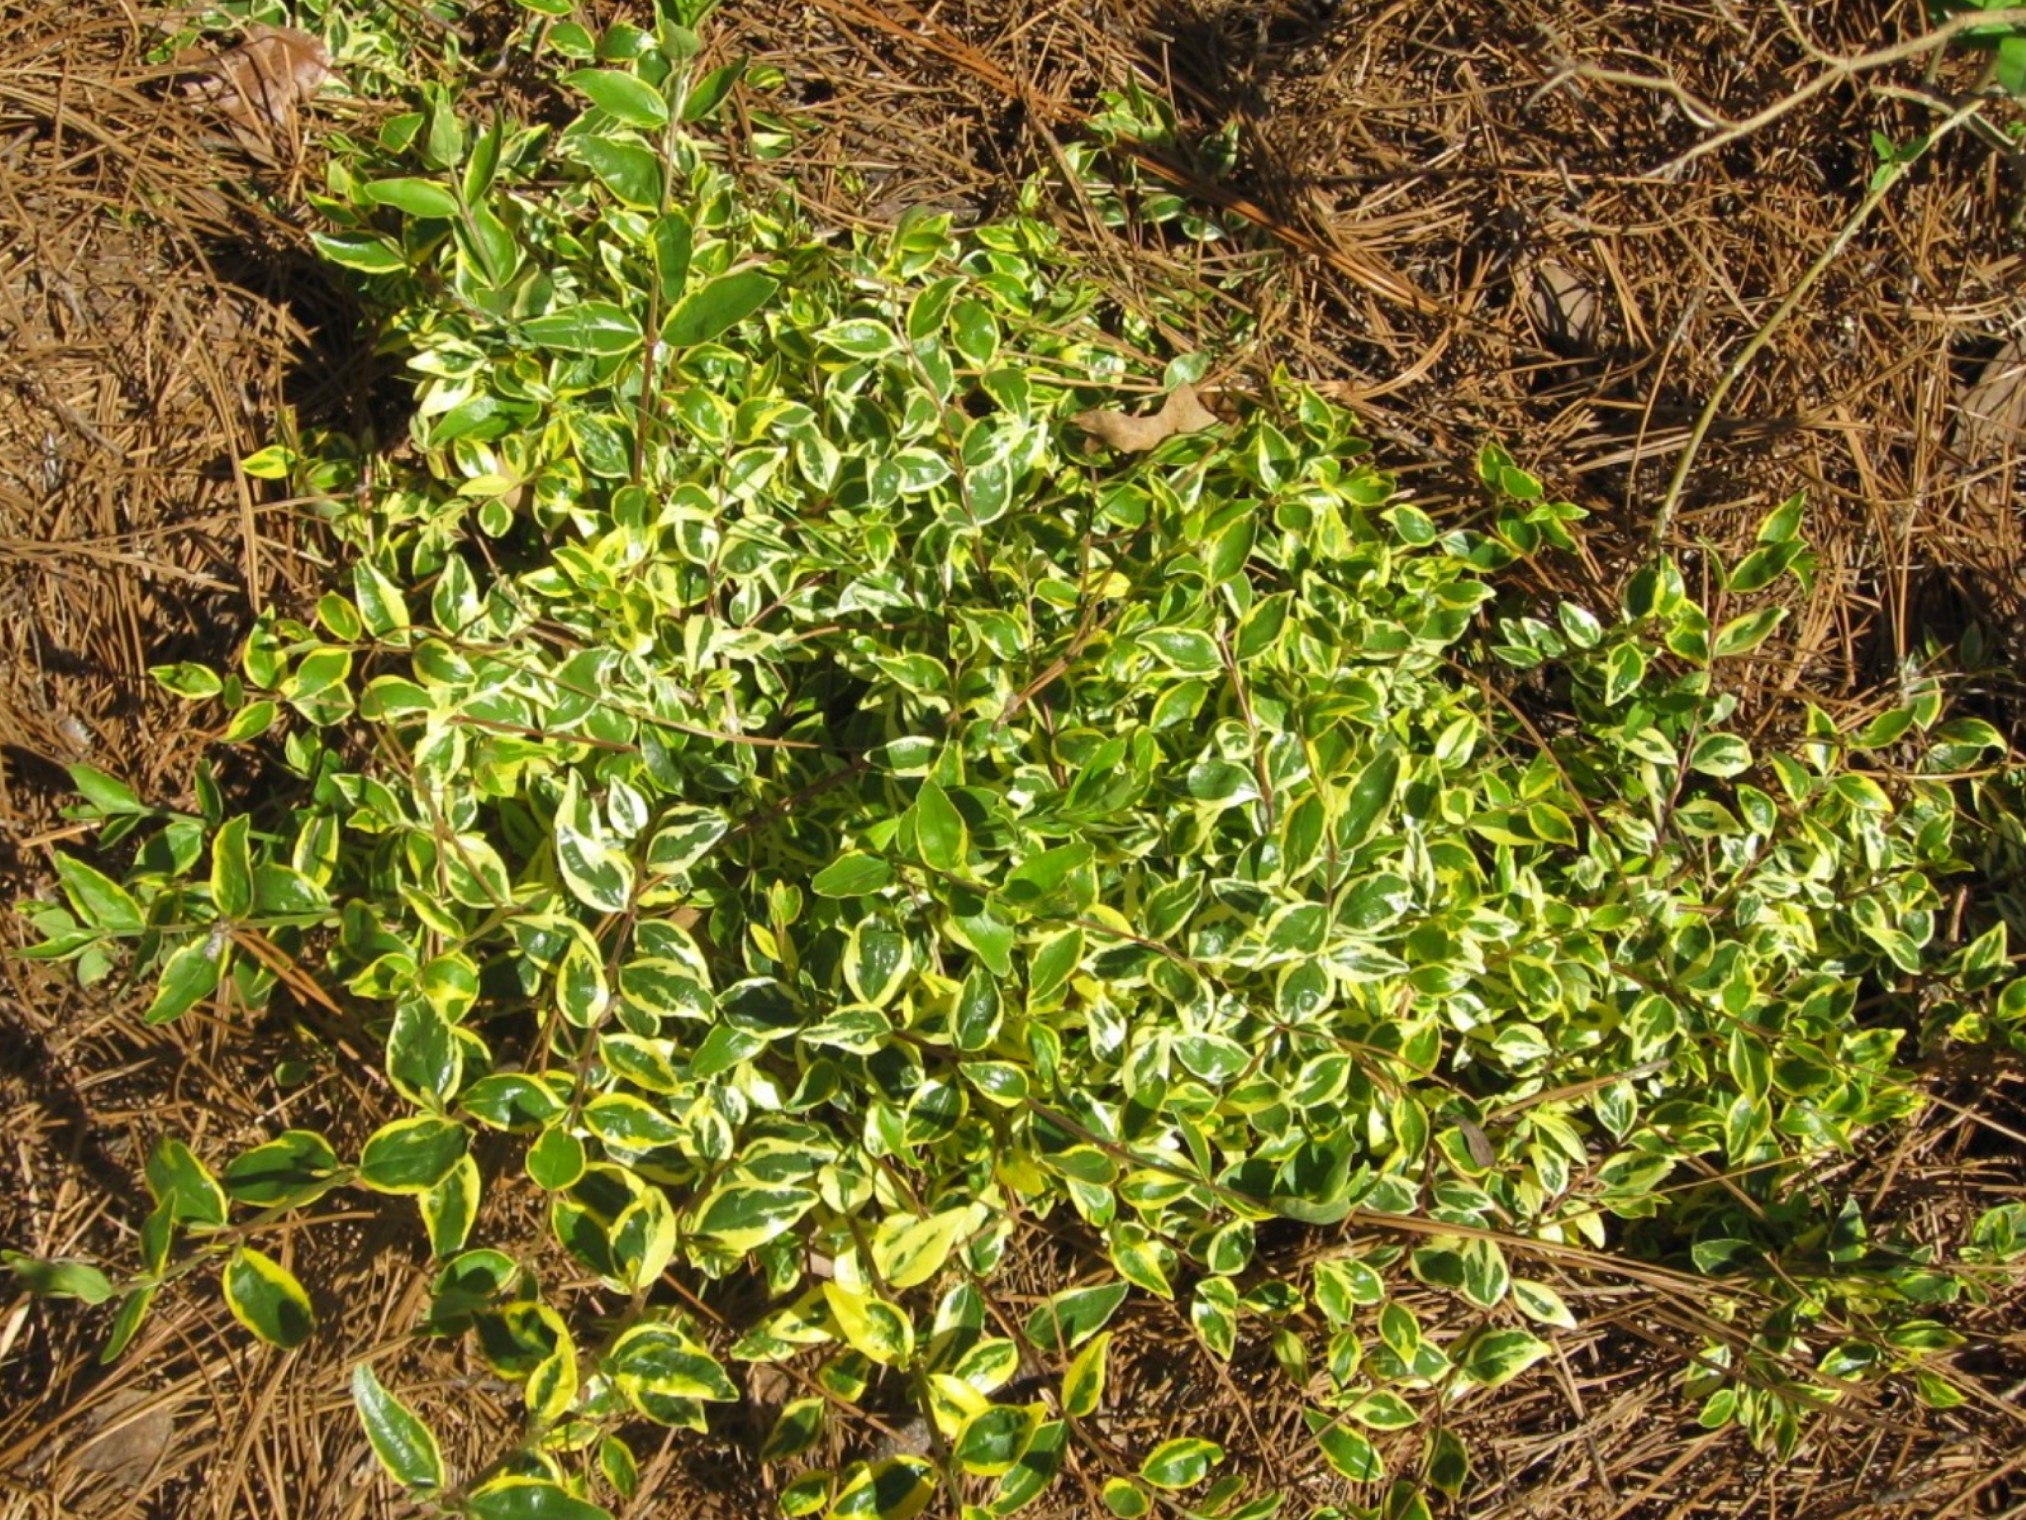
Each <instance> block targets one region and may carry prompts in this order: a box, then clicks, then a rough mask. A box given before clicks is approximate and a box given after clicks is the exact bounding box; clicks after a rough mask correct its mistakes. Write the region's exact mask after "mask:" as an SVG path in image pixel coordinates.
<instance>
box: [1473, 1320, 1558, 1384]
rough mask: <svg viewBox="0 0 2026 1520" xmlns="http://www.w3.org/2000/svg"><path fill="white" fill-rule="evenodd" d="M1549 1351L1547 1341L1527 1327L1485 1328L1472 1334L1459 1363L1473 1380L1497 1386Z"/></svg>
mask: <svg viewBox="0 0 2026 1520" xmlns="http://www.w3.org/2000/svg"><path fill="white" fill-rule="evenodd" d="M1547 1354H1548V1348H1547V1345H1546V1344H1545V1343H1544V1342H1542V1341H1541V1340H1539V1339H1537V1338H1536V1337H1534V1336H1532V1335H1529V1334H1528V1333H1527V1332H1526V1331H1524V1330H1483V1331H1480V1332H1479V1333H1478V1334H1476V1335H1474V1336H1472V1337H1471V1339H1470V1341H1469V1343H1468V1344H1467V1345H1466V1346H1465V1348H1464V1352H1463V1355H1462V1357H1461V1358H1460V1359H1459V1360H1458V1363H1457V1365H1458V1366H1459V1367H1460V1368H1461V1369H1462V1371H1463V1374H1464V1376H1466V1377H1468V1378H1470V1379H1471V1381H1473V1382H1475V1383H1479V1384H1481V1385H1482V1386H1484V1387H1486V1388H1497V1387H1499V1386H1501V1385H1502V1384H1505V1383H1509V1382H1511V1381H1512V1380H1513V1379H1514V1378H1516V1377H1518V1376H1519V1375H1520V1374H1521V1373H1522V1372H1524V1371H1526V1370H1527V1368H1529V1367H1531V1366H1533V1364H1534V1363H1535V1362H1537V1361H1539V1360H1540V1359H1541V1358H1542V1357H1544V1356H1546V1355H1547Z"/></svg>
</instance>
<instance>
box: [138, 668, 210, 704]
mask: <svg viewBox="0 0 2026 1520" xmlns="http://www.w3.org/2000/svg"><path fill="white" fill-rule="evenodd" d="M148 674H149V675H151V676H153V677H154V678H155V684H156V685H157V686H159V687H161V688H162V689H163V690H164V691H167V692H171V693H173V694H174V695H176V696H179V697H183V698H186V699H187V700H189V701H192V702H204V701H208V700H210V699H211V698H212V697H215V696H217V695H218V694H219V693H220V692H222V691H224V690H225V682H224V681H223V680H221V679H220V678H219V675H218V672H217V671H215V670H213V669H212V668H211V667H210V666H209V665H193V664H190V663H188V662H187V661H185V662H182V663H179V664H175V665H151V666H149V667H148Z"/></svg>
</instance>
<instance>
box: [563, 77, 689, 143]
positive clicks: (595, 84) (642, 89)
mask: <svg viewBox="0 0 2026 1520" xmlns="http://www.w3.org/2000/svg"><path fill="white" fill-rule="evenodd" d="M563 83H564V84H566V85H569V86H570V87H571V88H572V89H575V90H580V91H582V92H583V93H584V94H586V95H588V96H590V97H591V103H592V104H593V105H595V106H597V107H598V109H599V110H601V111H603V112H604V113H605V114H606V115H608V116H610V117H612V118H614V119H615V120H618V121H623V122H625V123H626V125H627V126H629V127H646V128H650V129H658V128H661V127H665V126H667V125H668V106H667V104H666V103H665V102H664V101H663V100H662V98H661V96H660V94H659V93H658V92H657V91H656V90H655V88H654V87H653V86H652V85H650V84H648V83H646V82H645V81H644V80H641V79H636V78H635V77H634V76H633V75H631V74H622V73H620V72H619V71H618V70H616V69H577V70H575V71H574V72H572V73H568V74H565V75H564V76H563Z"/></svg>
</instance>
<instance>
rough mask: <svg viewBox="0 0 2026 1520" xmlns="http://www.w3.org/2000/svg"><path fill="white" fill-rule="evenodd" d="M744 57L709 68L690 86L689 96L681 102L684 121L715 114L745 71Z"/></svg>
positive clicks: (745, 60)
mask: <svg viewBox="0 0 2026 1520" xmlns="http://www.w3.org/2000/svg"><path fill="white" fill-rule="evenodd" d="M747 62H748V60H747V59H745V58H735V59H733V60H732V61H731V62H730V63H727V64H723V65H721V66H720V67H718V68H715V69H712V70H710V72H708V73H706V74H705V75H703V76H702V77H701V78H700V79H698V80H697V81H696V83H695V84H693V85H691V86H690V91H689V98H688V99H686V100H685V101H684V102H683V104H682V119H683V120H684V121H686V122H696V121H708V120H709V119H710V118H711V117H712V116H714V115H715V114H717V109H718V107H719V106H721V105H723V104H724V103H725V99H726V97H727V96H729V95H730V94H731V92H732V86H733V85H735V84H737V83H738V82H739V80H740V79H741V78H743V77H744V75H745V72H746V64H747Z"/></svg>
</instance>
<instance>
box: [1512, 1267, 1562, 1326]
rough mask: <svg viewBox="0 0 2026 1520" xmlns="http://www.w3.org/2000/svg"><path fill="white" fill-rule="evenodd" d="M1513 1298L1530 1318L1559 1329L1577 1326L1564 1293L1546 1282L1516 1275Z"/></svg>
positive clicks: (1521, 1310) (1521, 1311)
mask: <svg viewBox="0 0 2026 1520" xmlns="http://www.w3.org/2000/svg"><path fill="white" fill-rule="evenodd" d="M1512 1300H1513V1302H1514V1303H1515V1304H1517V1305H1518V1306H1519V1310H1520V1313H1522V1314H1524V1315H1525V1316H1526V1317H1527V1318H1528V1319H1530V1320H1533V1321H1535V1322H1536V1323H1539V1324H1543V1325H1554V1326H1556V1327H1557V1328H1559V1329H1563V1330H1573V1329H1575V1328H1576V1316H1575V1315H1574V1314H1572V1313H1571V1312H1570V1311H1569V1306H1568V1304H1567V1303H1566V1302H1564V1301H1563V1299H1562V1295H1561V1294H1559V1293H1557V1292H1556V1291H1555V1290H1554V1289H1553V1288H1550V1287H1549V1286H1548V1285H1547V1284H1546V1283H1538V1282H1529V1281H1528V1280H1527V1279H1526V1278H1524V1277H1515V1278H1514V1279H1513V1283H1512Z"/></svg>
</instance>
